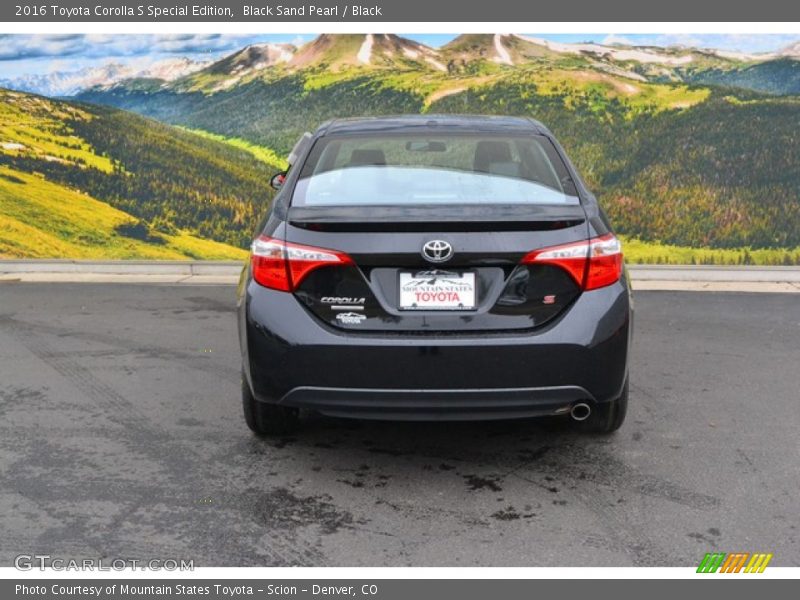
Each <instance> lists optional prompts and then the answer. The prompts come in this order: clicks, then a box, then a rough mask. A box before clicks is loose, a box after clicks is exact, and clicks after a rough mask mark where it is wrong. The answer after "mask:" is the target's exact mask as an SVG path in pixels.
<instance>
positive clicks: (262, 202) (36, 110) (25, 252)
mask: <svg viewBox="0 0 800 600" xmlns="http://www.w3.org/2000/svg"><path fill="white" fill-rule="evenodd" d="M265 161H266V162H265ZM268 161H269V154H268V153H262V154H260V155H259V156H258V157H257V156H254V154H253V152H252V149H242V148H239V147H236V146H235V145H233V144H227V143H225V142H224V141H219V140H216V139H210V138H208V137H203V136H199V135H196V134H193V133H191V132H187V131H182V130H179V129H177V128H174V127H170V126H168V125H164V124H162V123H159V122H156V121H153V120H151V119H146V118H143V117H141V116H138V115H135V114H131V113H126V112H123V111H119V110H117V109H113V108H109V107H100V106H89V105H81V104H76V103H70V102H62V101H54V100H49V99H46V98H42V97H39V96H34V95H30V94H22V93H18V92H11V91H6V90H0V169H2V175H3V177H2V178H0V183H1V184H2V187H0V219H2V222H3V224H4V225H5V226H6V227H4V228H3V230H2V233H0V253H2V254H3V255H6V256H46V255H48V254H47V252H48V250H47V249H46V248H47V247H46V246H43V247H42V249H41V250H37V247H36V244H30V243H28V241H29V240H33V239H42V240H45V239H48V240H50V242H51V244H50V247H51V249H52V252H51V253H50V254H49V255H50V256H69V257H83V256H109V257H118V258H122V257H128V258H134V257H148V258H153V257H161V258H239V257H242V256H243V252H242V251H241V250H240V248H242V247H244V246H245V245H246V244H247V242H248V241H249V238H250V235H251V233H252V229H253V227H254V224H255V222H256V221H257V220H258V218H259V217H260V216H261V215H262V214H263V212H264V210H265V209H266V207H267V205H268V203H269V201H270V199H271V197H272V191H271V189H270V188H269V185H268V179H269V175H270V174H271V173H272V172H275V171H277V170H279V168H280V166H279V165H278V164H272V163H269V162H268ZM276 162H277V161H276ZM90 213H91V214H95V213H96V215H97V217H96V219H94V220H93V218H92V217H88V215H89V214H90ZM56 223H60V225H56ZM33 230H38V231H39V234H37V235H36V236H34V235H33V234H32V231H33ZM93 232H94V233H93ZM56 241H57V242H58V243H56ZM59 248H60V250H57V249H59Z"/></svg>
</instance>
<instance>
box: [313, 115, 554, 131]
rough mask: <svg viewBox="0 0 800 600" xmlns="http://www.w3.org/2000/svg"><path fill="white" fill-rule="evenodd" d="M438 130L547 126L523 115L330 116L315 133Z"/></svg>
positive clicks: (500, 129) (539, 127)
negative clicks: (336, 117)
mask: <svg viewBox="0 0 800 600" xmlns="http://www.w3.org/2000/svg"><path fill="white" fill-rule="evenodd" d="M410 131H426V132H427V131H440V132H445V131H446V132H448V133H472V132H476V133H484V132H485V133H493V132H496V133H508V132H514V131H515V132H518V133H548V131H547V128H546V127H545V126H544V125H542V124H541V123H539V122H538V121H535V120H534V119H529V118H526V117H506V116H487V115H435V114H434V115H398V116H388V117H359V118H349V119H333V120H331V121H327V122H326V123H323V124H322V125H321V126H320V128H319V129H318V130H317V135H319V136H323V135H330V134H345V135H346V134H359V133H377V132H381V133H402V132H410Z"/></svg>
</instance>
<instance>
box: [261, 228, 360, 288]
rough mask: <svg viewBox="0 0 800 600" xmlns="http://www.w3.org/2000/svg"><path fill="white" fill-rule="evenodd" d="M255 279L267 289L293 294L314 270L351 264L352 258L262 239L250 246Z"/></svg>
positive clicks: (341, 254)
mask: <svg viewBox="0 0 800 600" xmlns="http://www.w3.org/2000/svg"><path fill="white" fill-rule="evenodd" d="M251 252H252V254H251V265H252V270H253V279H255V280H256V282H257V283H259V284H261V285H263V286H264V287H268V288H271V289H273V290H280V291H282V292H291V291H294V290H295V289H297V286H299V285H300V283H301V282H302V281H303V279H304V278H305V277H306V275H308V274H309V273H310V272H311V271H313V270H314V269H318V268H320V267H326V266H331V265H339V266H342V265H352V264H354V263H353V259H351V258H350V257H349V256H347V254H344V253H342V252H337V251H336V250H326V249H324V248H314V247H313V246H303V245H301V244H292V243H290V242H283V241H281V240H276V239H273V238H269V237H267V236H265V235H262V236H259V237H258V238H256V240H255V241H254V242H253V245H252V246H251Z"/></svg>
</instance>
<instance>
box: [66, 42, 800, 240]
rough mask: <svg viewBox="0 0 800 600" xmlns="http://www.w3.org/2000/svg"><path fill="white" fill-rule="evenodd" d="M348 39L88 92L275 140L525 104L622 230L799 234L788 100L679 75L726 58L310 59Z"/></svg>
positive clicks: (703, 235) (506, 46) (521, 52)
mask: <svg viewBox="0 0 800 600" xmlns="http://www.w3.org/2000/svg"><path fill="white" fill-rule="evenodd" d="M355 38H363V36H350V37H349V38H347V40H344V41H346V44H340V45H338V46H337V54H336V56H335V57H330V60H328V62H326V60H327V59H326V58H325V56H324V54H323V55H317V56H315V61H312V62H311V63H310V64H309V66H307V67H304V68H301V67H298V66H292V65H291V64H282V65H276V66H271V67H269V68H265V69H263V70H262V71H260V72H258V73H253V74H251V76H250V78H249V79H248V80H247V81H242V82H239V83H237V84H236V85H233V86H231V87H229V88H226V89H224V90H217V91H214V92H209V91H186V90H187V89H189V87H191V86H189V87H187V84H188V82H190V81H191V80H196V78H202V77H203V73H202V72H199V73H195V74H193V75H190V76H189V77H188V78H186V80H184V81H182V82H180V83H176V85H173V86H163V87H161V88H160V89H159V90H157V91H154V90H149V91H147V92H144V91H142V90H141V89H138V88H137V86H136V84H135V83H131V84H130V85H128V84H124V85H117V86H115V87H113V88H111V89H96V90H91V91H88V92H86V93H84V94H83V95H82V98H83V99H86V100H89V101H92V102H100V103H105V104H111V105H115V106H119V107H122V108H126V109H129V110H133V111H136V112H140V113H143V114H146V115H149V116H152V117H155V118H157V119H160V120H163V121H166V122H170V123H177V124H181V125H184V126H187V127H190V128H197V129H203V130H207V131H212V132H214V133H217V134H220V135H223V136H226V137H236V138H242V139H245V140H247V141H250V142H253V143H256V144H260V145H264V146H268V147H270V148H273V149H275V150H276V151H277V152H278V154H283V153H285V152H286V151H288V149H289V148H290V147H291V145H292V144H293V143H294V141H295V140H296V139H297V137H298V136H299V135H300V134H301V133H302V132H303V131H305V130H310V129H313V128H314V127H315V126H316V125H318V124H319V123H320V122H322V121H324V120H326V119H329V118H334V117H347V116H355V115H374V114H395V113H419V112H429V113H477V114H513V115H524V116H531V117H534V118H537V119H540V120H542V121H543V122H544V123H545V124H547V125H548V126H549V127H550V128H551V129H552V130H553V131H554V133H555V134H556V135H557V136H558V137H559V139H560V140H561V141H562V142H563V143H564V145H565V146H566V148H567V150H568V152H569V153H570V155H571V156H572V157H573V159H574V160H575V162H576V164H577V166H578V167H579V169H580V170H581V172H582V173H583V174H584V175H585V177H586V178H587V180H588V181H589V183H590V186H591V188H592V189H593V190H594V191H595V192H596V193H597V194H598V195H599V196H600V198H601V201H602V202H603V204H604V206H605V207H606V209H607V210H608V212H609V213H610V214H611V216H612V218H613V219H614V223H615V225H616V227H617V228H618V229H619V230H620V231H621V232H622V233H625V234H628V235H633V236H637V237H639V238H641V239H643V240H649V241H654V242H663V243H668V244H674V245H683V246H709V247H712V248H730V247H743V246H749V247H753V248H783V247H791V248H794V247H797V246H800V230H798V224H799V223H800V189H798V183H799V182H800V173H798V165H800V160H798V158H800V157H799V156H798V155H799V153H800V135H798V134H797V132H798V131H800V103H799V102H798V99H797V98H796V97H793V96H784V97H772V96H770V95H766V94H759V93H755V92H751V91H744V90H739V91H732V90H731V89H730V88H727V87H716V86H705V85H704V86H699V85H693V84H687V83H684V82H683V81H681V80H680V78H679V77H677V76H676V75H675V74H676V73H677V72H678V70H679V69H680V68H685V65H687V64H689V61H691V64H693V65H695V67H696V68H701V69H711V68H716V69H722V68H727V66H726V65H730V64H731V61H730V60H728V59H724V58H721V57H718V56H716V55H713V54H711V53H702V52H698V51H689V50H687V51H683V50H669V51H666V52H665V51H663V50H662V51H661V52H662V54H661V55H658V56H655V58H652V56H654V54H653V53H655V52H656V49H652V51H651V50H648V49H645V50H634V49H626V48H615V49H612V50H608V51H607V49H603V48H600V49H595V48H593V47H590V48H588V49H585V50H582V51H581V52H579V53H575V52H564V51H560V50H559V51H556V50H553V48H551V47H550V46H548V45H546V44H545V43H541V44H539V43H536V42H535V41H534V40H527V39H525V38H521V37H519V36H492V35H471V36H461V37H460V38H457V39H456V40H454V41H453V42H451V43H450V44H448V45H447V46H444V47H443V48H441V49H439V51H437V52H438V55H437V59H436V61H437V62H438V64H439V66H438V67H437V66H436V65H435V64H433V63H431V62H430V61H424V62H425V64H424V65H422V64H420V65H416V66H414V65H405V66H403V65H402V64H400V63H397V64H395V65H394V66H393V68H385V67H383V66H381V65H382V63H377V64H371V63H370V64H360V65H356V64H350V63H347V64H344V63H339V64H340V68H339V70H337V71H335V72H332V71H331V70H329V69H325V68H321V67H319V66H318V64H328V63H329V62H331V61H333V60H334V59H335V58H337V57H341V56H342V55H343V53H344V54H346V55H347V56H351V55H352V52H353V51H354V49H355V48H357V47H359V39H355ZM345 47H346V48H347V49H348V50H347V52H350V54H347V53H346V52H344V50H343V48H345ZM387 52H389V50H383V54H382V55H381V56H383V57H384V58H385V57H386V56H387ZM642 55H644V56H645V58H647V60H651V58H652V61H653V62H649V63H643V62H641V60H643V59H642V58H641V56H642ZM634 58H636V59H637V60H639V62H637V61H636V60H633V59H634ZM382 60H383V59H382ZM442 66H444V69H442V68H441V67H442ZM637 69H638V71H642V72H645V71H646V72H647V76H645V75H643V74H642V73H641V72H638V71H637ZM662 71H663V72H666V73H668V74H669V77H666V76H664V73H662ZM659 73H660V74H659ZM195 89H196V88H195Z"/></svg>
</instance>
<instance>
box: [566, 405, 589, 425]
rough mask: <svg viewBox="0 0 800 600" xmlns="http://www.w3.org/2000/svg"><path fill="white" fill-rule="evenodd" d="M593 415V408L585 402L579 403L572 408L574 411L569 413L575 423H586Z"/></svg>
mask: <svg viewBox="0 0 800 600" xmlns="http://www.w3.org/2000/svg"><path fill="white" fill-rule="evenodd" d="M591 414H592V407H591V406H589V405H588V404H586V403H585V402H578V404H575V405H574V406H573V407H572V410H570V411H569V415H570V416H571V417H572V418H573V419H574V420H575V421H585V420H586V419H588V418H589V415H591Z"/></svg>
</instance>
